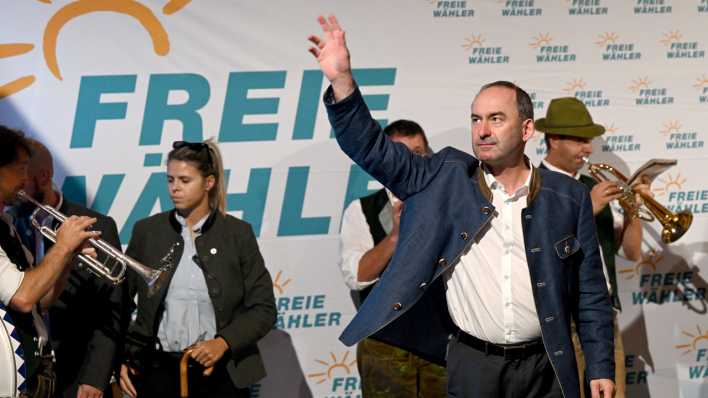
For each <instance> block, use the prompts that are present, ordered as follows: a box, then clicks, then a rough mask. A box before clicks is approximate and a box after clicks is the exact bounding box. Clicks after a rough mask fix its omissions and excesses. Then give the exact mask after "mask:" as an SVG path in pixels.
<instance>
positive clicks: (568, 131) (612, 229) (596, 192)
mask: <svg viewBox="0 0 708 398" xmlns="http://www.w3.org/2000/svg"><path fill="white" fill-rule="evenodd" d="M535 125H536V130H539V131H542V132H544V133H545V134H546V136H545V140H546V147H547V148H548V154H547V156H546V158H545V159H544V160H543V161H542V162H541V165H540V166H539V167H541V168H546V169H550V170H552V171H556V172H559V173H562V174H565V175H567V176H570V177H572V178H575V179H577V180H578V181H580V182H581V183H583V184H585V185H586V186H587V187H588V188H590V198H591V200H592V208H593V213H594V215H595V224H596V226H597V235H598V240H599V241H600V249H601V250H600V253H601V254H602V262H603V264H604V269H603V271H604V272H605V275H606V277H607V280H608V285H609V286H608V288H609V290H610V294H611V296H612V303H613V306H614V308H615V317H614V334H615V386H616V394H615V397H616V398H624V396H625V364H624V348H623V346H622V335H621V333H620V330H619V327H618V325H617V314H618V312H619V311H620V310H621V306H620V302H619V297H618V295H617V274H616V272H615V254H616V253H617V252H618V251H619V250H620V249H622V251H623V255H624V257H625V258H627V259H628V260H630V261H638V260H639V259H640V258H641V254H642V253H641V245H642V224H641V221H640V219H639V218H638V217H635V216H633V215H632V216H627V215H625V214H624V212H623V211H622V210H621V209H620V205H619V204H618V202H617V201H616V199H619V198H620V197H621V196H622V194H621V191H620V188H619V186H618V185H617V184H616V183H614V182H612V181H603V182H597V181H595V180H594V179H593V178H592V177H589V176H587V175H583V174H580V169H581V168H582V167H583V166H584V165H585V163H586V161H587V159H588V158H589V157H590V155H591V154H592V141H593V139H594V138H595V137H598V136H600V135H602V134H603V133H604V132H605V127H603V126H602V125H599V124H596V123H594V122H593V120H592V117H591V116H590V112H589V111H588V109H587V108H586V107H585V104H583V103H582V102H581V101H580V100H578V99H577V98H573V97H565V98H555V99H553V100H551V103H550V104H549V106H548V110H547V111H546V117H545V118H541V119H538V120H536V122H535ZM632 189H633V191H634V192H641V193H643V194H647V195H651V191H650V189H649V185H648V184H644V183H640V184H636V185H634V186H633V187H632ZM637 200H638V201H639V200H640V199H639V198H638V199H637ZM573 342H574V344H575V351H576V357H577V359H578V373H579V375H580V380H584V379H585V378H584V371H585V366H584V355H583V352H582V348H581V346H580V343H579V340H578V338H577V335H575V334H574V336H573ZM581 383H582V381H581ZM583 390H585V391H583ZM580 392H581V397H582V396H583V393H585V394H584V396H586V397H587V396H589V392H588V390H587V382H585V388H582V386H581V389H580Z"/></svg>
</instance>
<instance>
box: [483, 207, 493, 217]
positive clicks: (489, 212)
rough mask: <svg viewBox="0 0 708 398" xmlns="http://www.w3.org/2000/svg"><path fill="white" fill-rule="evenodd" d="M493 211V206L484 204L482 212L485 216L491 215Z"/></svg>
mask: <svg viewBox="0 0 708 398" xmlns="http://www.w3.org/2000/svg"><path fill="white" fill-rule="evenodd" d="M491 213H492V208H491V207H489V206H482V214H484V215H485V216H487V215H489V214H491Z"/></svg>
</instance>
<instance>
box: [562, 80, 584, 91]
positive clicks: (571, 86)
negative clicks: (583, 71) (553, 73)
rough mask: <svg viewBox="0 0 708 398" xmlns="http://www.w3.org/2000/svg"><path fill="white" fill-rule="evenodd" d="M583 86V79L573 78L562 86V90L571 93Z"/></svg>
mask: <svg viewBox="0 0 708 398" xmlns="http://www.w3.org/2000/svg"><path fill="white" fill-rule="evenodd" d="M584 88H585V81H584V80H583V79H573V80H571V81H569V82H568V83H566V84H565V87H563V91H565V92H566V93H568V94H573V93H574V92H576V91H578V90H582V89H584Z"/></svg>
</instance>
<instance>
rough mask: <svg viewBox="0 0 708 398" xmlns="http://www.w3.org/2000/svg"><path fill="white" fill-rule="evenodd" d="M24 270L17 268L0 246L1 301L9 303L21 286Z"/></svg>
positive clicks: (4, 303) (5, 303)
mask: <svg viewBox="0 0 708 398" xmlns="http://www.w3.org/2000/svg"><path fill="white" fill-rule="evenodd" d="M24 276H25V274H24V272H22V271H20V270H18V269H17V267H16V266H15V264H13V263H12V261H10V258H9V257H8V256H7V254H6V253H5V251H4V250H3V249H2V247H0V302H2V303H3V305H9V304H10V300H11V299H12V296H14V295H15V292H17V289H19V288H20V284H21V283H22V279H23V278H24Z"/></svg>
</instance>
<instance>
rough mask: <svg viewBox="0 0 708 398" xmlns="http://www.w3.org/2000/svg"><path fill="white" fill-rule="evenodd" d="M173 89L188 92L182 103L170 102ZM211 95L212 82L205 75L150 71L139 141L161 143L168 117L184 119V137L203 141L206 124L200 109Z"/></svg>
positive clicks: (146, 143) (188, 139) (169, 118)
mask: <svg viewBox="0 0 708 398" xmlns="http://www.w3.org/2000/svg"><path fill="white" fill-rule="evenodd" d="M173 91H184V92H186V93H187V100H186V101H185V102H184V103H181V104H168V101H169V95H170V92H173ZM209 96H210V88H209V82H208V81H207V80H206V79H205V78H204V76H202V75H198V74H194V73H184V74H157V75H151V76H150V83H149V85H148V95H147V100H146V102H145V112H144V113H143V115H144V118H143V126H142V129H141V130H140V145H159V144H160V141H161V138H162V130H163V128H164V125H165V121H167V120H177V121H180V122H181V123H182V137H183V138H182V139H184V140H185V141H192V142H201V141H202V140H203V135H202V129H203V126H202V117H201V115H200V114H199V112H198V111H199V110H200V109H201V108H203V107H204V105H206V103H207V102H208V101H209Z"/></svg>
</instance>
